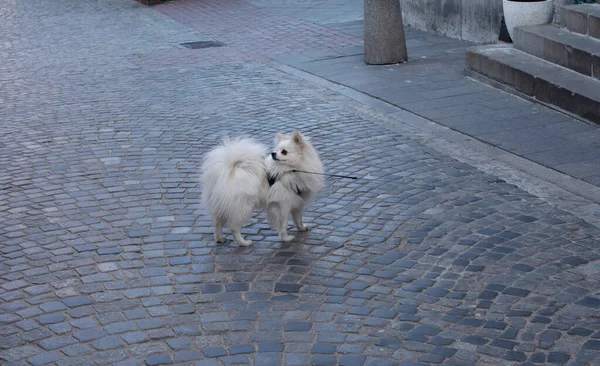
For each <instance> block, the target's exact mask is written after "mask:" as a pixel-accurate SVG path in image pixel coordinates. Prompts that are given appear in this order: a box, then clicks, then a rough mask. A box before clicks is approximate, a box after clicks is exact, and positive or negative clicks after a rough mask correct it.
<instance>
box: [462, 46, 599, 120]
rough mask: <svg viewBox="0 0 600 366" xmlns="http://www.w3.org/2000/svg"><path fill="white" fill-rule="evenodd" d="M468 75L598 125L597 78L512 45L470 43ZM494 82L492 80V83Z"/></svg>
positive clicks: (467, 63)
mask: <svg viewBox="0 0 600 366" xmlns="http://www.w3.org/2000/svg"><path fill="white" fill-rule="evenodd" d="M466 71H467V74H468V75H471V76H474V77H477V78H479V79H482V78H481V77H480V76H481V75H483V76H484V77H485V78H483V79H485V80H487V81H490V80H492V81H495V82H498V83H501V84H504V85H505V86H508V88H503V89H507V90H508V91H511V90H512V91H517V92H519V93H520V94H521V95H523V94H524V96H526V97H530V98H533V99H535V100H538V101H540V102H543V103H548V104H551V105H554V106H557V107H559V108H561V109H563V110H565V111H568V112H571V113H573V114H576V115H579V116H581V117H584V118H586V119H588V120H590V121H592V122H596V123H599V124H600V80H598V79H594V78H591V77H588V76H585V75H582V74H580V73H577V72H575V71H572V70H569V69H567V68H564V67H562V66H558V65H556V64H553V63H551V62H548V61H546V60H543V59H541V58H538V57H535V56H532V55H530V54H527V53H525V52H522V51H520V50H518V49H516V48H514V47H513V46H511V45H504V44H495V45H483V46H473V47H471V48H469V49H468V50H467V58H466ZM491 83H492V84H494V83H493V82H491Z"/></svg>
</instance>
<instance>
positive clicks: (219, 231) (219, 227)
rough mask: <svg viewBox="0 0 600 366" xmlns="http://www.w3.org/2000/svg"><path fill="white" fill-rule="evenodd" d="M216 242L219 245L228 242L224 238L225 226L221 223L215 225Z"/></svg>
mask: <svg viewBox="0 0 600 366" xmlns="http://www.w3.org/2000/svg"><path fill="white" fill-rule="evenodd" d="M215 241H216V242H217V243H224V242H226V241H227V239H225V237H224V236H223V224H222V223H221V222H220V221H217V223H216V224H215Z"/></svg>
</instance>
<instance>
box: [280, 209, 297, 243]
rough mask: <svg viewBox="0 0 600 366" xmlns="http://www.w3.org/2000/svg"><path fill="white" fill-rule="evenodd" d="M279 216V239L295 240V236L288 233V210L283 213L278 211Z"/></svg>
mask: <svg viewBox="0 0 600 366" xmlns="http://www.w3.org/2000/svg"><path fill="white" fill-rule="evenodd" d="M278 215H279V217H278V219H279V227H278V228H279V239H281V241H285V242H288V241H292V240H294V237H293V236H292V235H288V232H287V229H288V213H287V211H286V212H285V213H283V211H281V212H279V213H278Z"/></svg>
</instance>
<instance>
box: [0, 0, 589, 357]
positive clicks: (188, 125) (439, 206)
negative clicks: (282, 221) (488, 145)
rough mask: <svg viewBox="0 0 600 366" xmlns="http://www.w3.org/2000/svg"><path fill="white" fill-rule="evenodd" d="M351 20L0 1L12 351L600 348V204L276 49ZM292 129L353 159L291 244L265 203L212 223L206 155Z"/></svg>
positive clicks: (229, 7)
mask: <svg viewBox="0 0 600 366" xmlns="http://www.w3.org/2000/svg"><path fill="white" fill-rule="evenodd" d="M315 2H316V1H315ZM346 2H348V1H346ZM255 3H258V1H255ZM321 3H326V1H321ZM194 14H196V15H194ZM196 16H197V17H198V18H197V17H196ZM348 17H350V16H349V15H348ZM259 29H263V30H264V31H263V32H262V33H260V34H259V32H258V30H259ZM200 40H216V41H220V42H224V43H225V46H223V47H215V48H210V49H197V50H191V49H187V48H185V47H183V46H181V45H180V44H181V43H185V42H192V41H200ZM361 42H362V41H361V40H360V39H359V38H356V37H353V36H350V35H348V34H345V33H341V32H338V31H336V30H333V29H331V28H326V27H323V26H319V25H317V24H314V23H310V22H309V21H307V20H303V19H301V18H294V17H292V16H289V15H283V14H280V13H276V12H270V11H269V10H268V7H266V6H265V7H259V6H257V5H256V4H252V3H250V2H245V1H241V0H235V1H234V0H223V1H217V0H211V1H204V0H198V1H191V0H184V1H172V2H169V3H166V4H163V5H158V6H155V7H145V6H143V5H141V4H139V3H137V2H135V1H133V0H98V1H77V2H75V1H67V0H0V364H2V365H46V364H49V365H61V366H62V365H77V366H81V365H122V366H124V365H144V364H146V365H160V364H171V363H176V364H181V365H206V366H211V365H246V364H247V365H255V366H270V365H300V366H302V365H348V366H350V365H369V366H386V365H428V364H445V365H526V364H527V365H528V364H552V363H554V364H569V365H600V361H598V360H600V283H599V278H600V277H599V276H600V265H599V263H600V247H599V246H598V238H599V237H600V230H599V229H598V228H597V227H596V226H594V225H592V224H589V223H588V222H586V221H584V220H583V219H582V218H580V217H578V216H576V215H574V214H572V213H569V212H567V211H563V210H560V209H559V208H556V207H554V206H552V205H550V204H548V203H547V202H546V201H544V200H543V199H541V198H539V197H536V196H534V195H531V194H529V193H527V192H525V191H523V190H521V189H520V188H518V187H517V186H515V185H512V184H509V183H507V182H505V181H504V180H502V179H499V178H498V177H496V176H494V175H490V174H486V173H485V172H483V171H481V170H478V169H477V168H475V167H474V166H471V165H469V164H466V163H463V162H461V161H458V160H456V159H454V158H453V157H451V156H449V155H447V154H445V153H443V152H440V151H439V150H437V149H435V148H434V147H432V145H431V144H429V143H427V139H428V138H427V136H425V137H423V136H419V135H416V134H412V133H411V130H410V129H408V128H404V127H402V125H401V124H399V125H398V127H397V128H393V129H391V128H389V127H388V125H389V118H390V117H389V116H385V115H383V114H382V113H379V112H378V111H377V110H374V109H371V108H369V107H366V106H364V105H361V104H360V103H358V102H357V101H356V100H354V99H350V98H348V97H346V96H343V95H341V94H338V93H336V92H334V91H332V90H329V89H326V88H323V87H319V86H316V85H314V84H312V83H310V82H309V81H306V80H304V79H300V78H298V77H296V76H293V75H290V74H288V73H284V72H282V71H280V70H279V69H278V68H277V67H276V66H277V63H276V62H275V61H273V60H272V59H271V57H275V56H281V55H285V54H287V53H290V54H291V53H298V52H306V53H310V52H314V51H327V50H328V49H329V48H331V49H333V48H337V47H349V48H351V47H360V46H361ZM293 129H298V130H300V131H301V132H303V133H304V134H306V135H308V136H310V137H311V140H312V141H313V143H314V145H315V147H316V148H317V149H318V150H319V152H320V156H321V158H322V160H323V163H324V166H325V169H326V171H327V172H328V173H332V174H347V175H352V176H357V177H359V179H357V180H344V179H334V178H329V179H328V180H327V184H326V188H325V190H324V191H323V192H321V193H320V194H319V196H318V197H317V199H316V201H315V202H314V203H313V204H312V205H310V206H309V207H308V209H307V213H306V223H307V225H309V226H312V227H313V229H312V230H311V231H309V232H307V233H302V234H300V233H295V232H294V235H296V236H297V239H296V240H294V241H293V242H291V243H282V242H280V241H279V240H278V238H277V234H276V233H275V232H274V231H272V230H271V229H270V228H269V225H268V224H267V222H266V218H265V215H264V213H261V214H258V213H257V214H256V215H255V216H254V218H253V219H252V222H251V224H250V225H249V226H247V227H246V229H245V230H244V231H243V233H244V234H245V235H246V237H247V238H248V239H251V240H253V241H254V244H253V245H252V246H250V247H244V248H242V247H237V246H236V244H235V243H234V242H228V243H226V244H217V243H215V242H214V240H213V236H212V235H213V227H212V223H211V222H210V218H209V217H208V215H207V214H206V213H205V211H204V210H203V208H202V207H200V204H199V202H200V192H201V187H200V184H199V167H200V163H201V159H202V156H203V154H204V153H205V152H206V151H207V150H208V149H210V148H212V147H213V146H215V145H216V144H218V143H219V142H220V140H221V139H222V138H223V137H225V136H227V135H233V136H235V135H241V134H245V135H246V136H252V137H255V138H256V139H257V140H260V141H262V142H264V143H265V144H269V143H270V142H271V141H272V139H273V136H274V134H275V133H276V132H289V131H291V130H293ZM226 234H227V235H228V236H229V237H230V233H226Z"/></svg>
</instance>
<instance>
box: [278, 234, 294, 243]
mask: <svg viewBox="0 0 600 366" xmlns="http://www.w3.org/2000/svg"><path fill="white" fill-rule="evenodd" d="M279 238H280V239H281V241H284V242H286V243H287V242H290V241H292V240H294V239H295V237H294V236H292V235H286V236H280V237H279Z"/></svg>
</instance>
